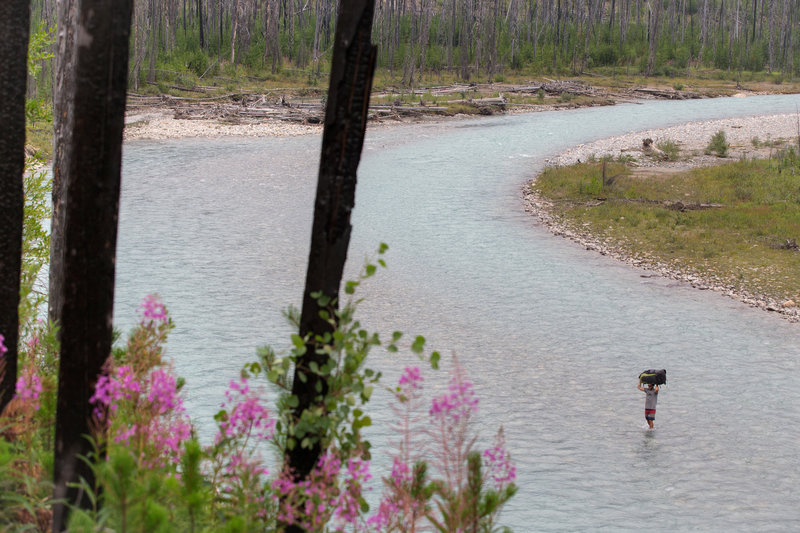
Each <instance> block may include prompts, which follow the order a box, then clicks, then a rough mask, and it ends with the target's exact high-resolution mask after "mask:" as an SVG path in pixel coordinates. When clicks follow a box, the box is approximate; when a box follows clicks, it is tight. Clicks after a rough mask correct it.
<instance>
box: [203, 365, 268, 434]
mask: <svg viewBox="0 0 800 533" xmlns="http://www.w3.org/2000/svg"><path fill="white" fill-rule="evenodd" d="M225 399H226V401H225V403H223V404H222V407H223V408H229V407H231V406H233V408H232V409H231V410H230V413H229V414H228V418H227V420H223V421H222V422H220V425H219V427H220V433H219V435H218V436H217V442H220V441H221V440H222V439H223V438H235V437H245V438H246V437H248V436H253V437H254V438H256V439H260V440H269V439H271V438H272V435H273V432H274V428H275V421H274V420H272V419H271V418H270V412H269V409H267V408H266V407H265V406H264V402H263V399H262V398H261V395H260V394H259V393H258V392H257V391H253V390H252V389H250V385H248V383H247V378H241V381H240V382H238V383H237V382H236V381H234V380H231V382H230V385H229V386H228V390H227V391H225Z"/></svg>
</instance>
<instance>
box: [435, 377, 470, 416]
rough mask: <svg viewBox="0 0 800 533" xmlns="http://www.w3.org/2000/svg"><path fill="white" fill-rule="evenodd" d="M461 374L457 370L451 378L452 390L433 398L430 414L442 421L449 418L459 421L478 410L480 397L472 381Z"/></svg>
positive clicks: (449, 388) (449, 387) (450, 386)
mask: <svg viewBox="0 0 800 533" xmlns="http://www.w3.org/2000/svg"><path fill="white" fill-rule="evenodd" d="M460 374H461V373H460V372H456V374H455V375H454V376H453V377H452V378H451V379H450V385H449V386H448V390H449V391H450V392H448V393H447V394H443V395H441V396H439V397H437V398H434V399H433V402H432V404H431V409H430V411H429V414H430V415H431V418H433V419H434V420H437V421H440V422H442V421H445V420H448V419H449V420H452V421H454V422H458V421H459V420H461V419H468V418H469V417H470V415H472V414H474V413H477V412H478V398H477V396H475V391H474V387H473V385H472V382H471V381H469V380H467V379H464V378H463V377H462V376H461V375H460Z"/></svg>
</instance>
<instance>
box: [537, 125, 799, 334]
mask: <svg viewBox="0 0 800 533" xmlns="http://www.w3.org/2000/svg"><path fill="white" fill-rule="evenodd" d="M797 121H798V117H797V115H796V114H785V115H767V116H752V117H744V118H734V119H723V120H710V121H703V122H690V123H687V124H681V125H679V126H672V127H669V128H662V129H655V130H642V131H637V132H632V133H628V134H625V135H620V136H617V137H611V138H607V139H601V140H598V141H595V142H591V143H587V144H582V145H579V146H576V147H573V148H571V149H570V150H567V151H566V152H564V153H562V154H560V155H559V156H557V157H555V158H553V159H552V160H550V161H549V162H550V164H553V165H568V164H573V163H575V162H578V161H587V160H589V159H591V158H592V157H595V158H601V157H603V156H606V155H610V156H612V157H614V158H616V157H618V156H620V155H628V156H631V157H633V158H635V164H636V165H637V166H638V167H639V169H640V171H639V172H640V173H641V174H644V175H647V174H653V175H657V174H658V175H664V174H668V173H670V172H674V171H680V170H685V169H689V168H694V167H700V166H708V165H714V164H719V163H722V162H725V161H731V160H732V159H737V158H741V157H748V158H750V157H768V156H769V154H770V152H774V151H775V150H776V148H775V147H774V146H763V145H762V144H763V143H764V142H765V141H779V140H783V141H784V142H796V139H797V136H798V124H797ZM719 130H723V131H724V132H725V135H726V137H727V140H728V142H729V143H730V144H731V148H730V157H728V158H726V159H720V158H718V157H715V156H709V155H705V154H704V153H703V151H704V149H705V147H706V146H707V145H708V142H709V140H710V139H711V136H712V135H714V133H716V132H717V131H719ZM645 138H650V139H653V141H655V144H658V143H659V142H660V141H664V140H671V141H673V142H675V143H678V145H679V146H680V148H681V154H682V156H683V157H681V160H680V161H675V162H661V161H658V160H656V159H654V158H652V157H649V156H647V155H646V154H645V153H644V152H643V148H642V140H643V139H645ZM754 138H757V139H758V140H759V144H760V146H758V147H756V146H754V143H753V142H752V140H753V139H754ZM523 197H524V203H525V209H526V211H528V212H529V213H531V214H532V215H533V216H535V217H537V218H538V220H539V221H540V222H541V223H542V224H543V225H545V226H547V227H548V228H549V229H550V231H551V232H552V233H554V234H555V235H559V236H561V237H564V238H567V239H570V240H572V241H574V242H576V243H578V244H580V245H581V246H584V247H585V248H586V249H587V250H593V251H597V252H599V253H601V254H603V255H609V256H611V257H614V258H615V259H617V260H620V261H623V262H625V263H628V264H630V265H632V266H635V267H637V268H641V269H644V270H646V271H647V272H648V273H649V274H648V275H659V276H663V277H667V278H671V279H675V280H678V281H682V282H686V283H689V284H691V285H692V286H693V287H695V288H698V289H701V290H711V291H715V292H720V293H722V294H725V295H726V296H729V297H731V298H734V299H737V300H739V301H741V302H743V303H745V304H747V305H750V306H753V307H757V308H760V309H763V310H766V311H772V312H776V313H778V314H780V315H781V316H782V317H784V318H786V319H788V320H790V321H792V322H800V309H799V308H798V306H797V302H795V301H792V300H785V301H775V300H772V299H769V298H766V297H764V296H763V295H759V294H752V293H749V292H745V291H741V290H739V289H737V288H736V287H734V286H731V285H728V284H726V283H725V282H724V281H723V280H720V279H717V278H710V279H709V278H704V277H702V276H701V275H699V274H698V273H696V272H692V271H682V270H678V269H675V268H674V267H671V266H668V265H665V264H663V263H660V262H658V261H655V260H653V259H647V258H644V259H643V258H634V257H631V256H629V255H628V254H627V253H625V252H624V251H623V250H622V249H620V248H618V247H616V246H614V245H613V244H612V243H608V242H605V241H603V240H601V239H598V238H596V237H594V236H593V235H591V234H589V233H587V232H585V231H582V230H580V229H577V228H571V227H569V226H568V225H566V224H564V223H563V222H561V221H559V220H556V219H555V218H554V217H553V216H552V215H551V211H550V207H551V205H550V204H549V202H547V201H546V200H544V199H542V198H540V197H539V196H538V195H536V194H535V193H533V192H531V190H530V187H529V186H527V185H526V186H525V188H524V190H523ZM643 275H644V274H643Z"/></svg>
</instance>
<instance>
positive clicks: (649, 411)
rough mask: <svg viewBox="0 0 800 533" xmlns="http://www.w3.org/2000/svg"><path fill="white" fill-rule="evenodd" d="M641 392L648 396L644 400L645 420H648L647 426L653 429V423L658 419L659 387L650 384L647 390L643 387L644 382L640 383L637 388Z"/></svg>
mask: <svg viewBox="0 0 800 533" xmlns="http://www.w3.org/2000/svg"><path fill="white" fill-rule="evenodd" d="M637 388H638V389H639V390H640V391H642V392H644V393H645V394H646V396H645V398H644V418H645V420H647V425H648V426H650V429H653V421H654V420H655V419H656V401H658V385H653V384H652V383H650V384H649V385H648V386H647V388H646V389H645V388H644V387H642V382H641V381H640V382H639V385H638V387H637Z"/></svg>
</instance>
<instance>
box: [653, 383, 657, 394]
mask: <svg viewBox="0 0 800 533" xmlns="http://www.w3.org/2000/svg"><path fill="white" fill-rule="evenodd" d="M653 388H654V389H655V390H656V394H658V385H656V386H655V387H653Z"/></svg>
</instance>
